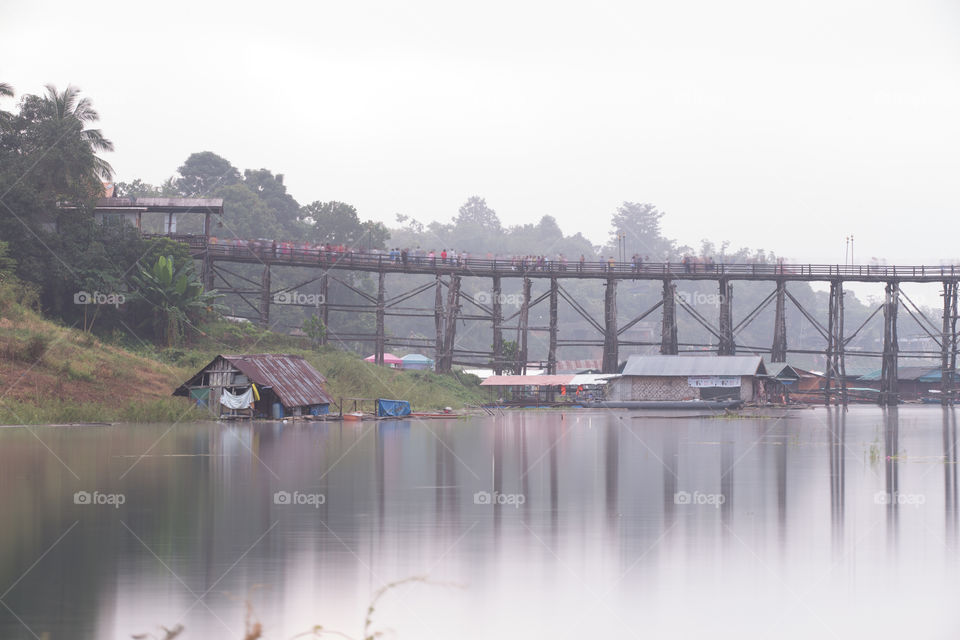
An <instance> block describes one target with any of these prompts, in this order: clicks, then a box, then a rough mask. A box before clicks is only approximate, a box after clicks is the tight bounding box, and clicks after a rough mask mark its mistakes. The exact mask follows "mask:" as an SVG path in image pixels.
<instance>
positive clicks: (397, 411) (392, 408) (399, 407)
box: [377, 398, 410, 417]
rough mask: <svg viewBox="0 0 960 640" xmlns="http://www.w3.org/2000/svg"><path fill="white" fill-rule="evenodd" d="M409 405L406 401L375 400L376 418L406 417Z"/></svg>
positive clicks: (408, 412)
mask: <svg viewBox="0 0 960 640" xmlns="http://www.w3.org/2000/svg"><path fill="white" fill-rule="evenodd" d="M408 415H410V403H409V402H407V401H406V400H386V399H384V398H377V416H378V417H383V416H408Z"/></svg>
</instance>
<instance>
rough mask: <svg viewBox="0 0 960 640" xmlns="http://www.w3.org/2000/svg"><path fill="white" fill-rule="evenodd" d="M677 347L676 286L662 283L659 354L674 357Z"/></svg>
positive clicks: (668, 281)
mask: <svg viewBox="0 0 960 640" xmlns="http://www.w3.org/2000/svg"><path fill="white" fill-rule="evenodd" d="M678 352H679V348H678V345H677V285H675V284H673V281H672V280H664V281H663V322H662V324H661V326H660V353H662V354H663V355H665V356H675V355H677V353H678Z"/></svg>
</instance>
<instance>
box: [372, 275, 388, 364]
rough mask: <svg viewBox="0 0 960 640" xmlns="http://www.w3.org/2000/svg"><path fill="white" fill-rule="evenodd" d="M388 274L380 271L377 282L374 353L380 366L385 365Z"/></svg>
mask: <svg viewBox="0 0 960 640" xmlns="http://www.w3.org/2000/svg"><path fill="white" fill-rule="evenodd" d="M386 278H387V274H386V272H385V271H383V270H382V269H381V270H380V274H379V278H378V282H377V346H376V349H375V351H374V356H375V358H374V359H375V361H376V363H377V364H379V365H383V353H384V351H386V341H387V336H386V327H385V322H384V319H385V315H386V314H385V311H386V303H385V295H384V293H385V284H386V282H385V281H386Z"/></svg>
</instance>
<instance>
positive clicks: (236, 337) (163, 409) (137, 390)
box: [0, 285, 482, 424]
mask: <svg viewBox="0 0 960 640" xmlns="http://www.w3.org/2000/svg"><path fill="white" fill-rule="evenodd" d="M30 307H31V305H30V300H29V294H27V293H25V292H23V291H22V290H20V289H17V288H14V287H11V286H9V285H4V286H0V424H37V423H58V422H119V421H123V422H172V421H189V420H198V419H206V418H208V417H209V415H208V414H207V413H206V412H204V411H199V410H197V409H195V408H193V407H192V406H191V404H190V403H189V402H188V401H187V400H186V399H184V398H174V397H172V396H171V395H170V394H171V393H172V392H173V390H174V388H176V386H177V385H179V384H180V383H182V382H183V381H184V380H186V379H187V378H188V377H189V376H190V375H191V374H193V373H194V372H195V371H196V370H198V369H199V368H200V367H202V366H203V365H205V364H206V363H208V362H209V361H210V360H212V359H213V357H214V356H216V355H217V354H218V353H296V354H300V355H302V356H304V357H305V358H307V360H309V361H310V362H311V363H312V364H313V365H314V366H315V367H316V368H317V369H318V370H319V371H320V372H321V373H323V374H324V375H325V376H326V377H327V379H328V381H329V384H328V388H327V390H328V391H329V393H330V395H331V396H333V397H334V398H341V397H343V398H349V397H362V398H376V397H386V398H395V399H403V400H409V401H410V402H411V403H412V404H413V406H414V409H416V410H426V409H436V408H441V407H444V406H452V407H455V408H459V407H462V406H463V405H464V404H475V403H478V402H480V400H481V397H482V394H481V391H480V389H479V387H478V386H477V384H478V382H479V381H478V380H477V379H476V378H475V377H473V376H464V375H460V376H458V377H455V376H441V375H436V374H434V373H432V372H426V371H392V370H388V369H385V368H383V367H377V366H375V365H372V364H369V363H367V362H364V361H363V360H362V359H361V358H360V357H359V356H357V355H355V354H351V353H346V352H343V351H339V350H336V349H334V348H325V349H322V350H320V351H315V350H313V349H311V348H310V344H309V342H307V341H306V340H303V339H298V338H292V337H290V336H285V335H282V334H275V333H270V332H267V331H262V330H260V329H258V328H256V327H254V326H252V325H249V324H235V323H229V322H218V323H215V324H213V325H210V326H207V327H204V335H202V336H199V337H197V338H196V339H194V340H192V341H191V342H190V344H188V345H186V346H184V347H182V348H176V349H156V348H154V347H152V346H151V345H147V344H144V343H140V342H138V341H136V340H135V339H132V338H130V337H129V336H123V335H115V336H112V337H111V338H110V339H109V340H106V341H104V340H100V339H98V338H97V337H95V336H93V335H91V334H89V333H85V332H83V331H80V330H77V329H71V328H68V327H63V326H59V325H57V324H55V323H53V322H50V321H49V320H46V319H44V318H43V317H42V316H41V315H40V314H39V313H37V312H36V311H34V310H32V309H31V308H30Z"/></svg>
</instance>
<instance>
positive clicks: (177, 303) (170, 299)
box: [132, 256, 221, 347]
mask: <svg viewBox="0 0 960 640" xmlns="http://www.w3.org/2000/svg"><path fill="white" fill-rule="evenodd" d="M132 280H133V284H134V287H135V289H134V292H133V296H134V299H136V300H141V301H143V302H144V303H146V304H147V305H149V306H150V307H152V309H153V322H152V324H153V334H154V339H155V340H156V342H157V343H158V344H163V345H166V346H168V347H169V346H173V345H175V344H176V343H177V342H178V341H179V340H180V338H181V337H182V336H183V329H184V327H186V326H194V325H195V323H196V322H197V321H198V320H199V319H200V317H201V316H202V315H203V314H204V313H211V312H215V311H219V310H220V309H221V307H220V306H219V305H217V304H216V300H217V298H219V297H220V294H218V293H217V292H216V291H205V290H204V288H203V284H202V283H201V282H200V281H199V280H198V279H197V277H196V273H195V271H194V269H193V263H192V262H185V263H183V264H181V265H180V266H179V267H177V266H176V265H175V264H174V260H173V257H172V256H160V257H158V258H157V262H156V263H155V264H154V265H153V266H152V267H143V266H140V267H139V272H138V273H137V274H135V275H134V276H133V277H132Z"/></svg>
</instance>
